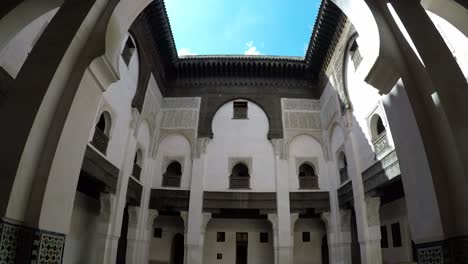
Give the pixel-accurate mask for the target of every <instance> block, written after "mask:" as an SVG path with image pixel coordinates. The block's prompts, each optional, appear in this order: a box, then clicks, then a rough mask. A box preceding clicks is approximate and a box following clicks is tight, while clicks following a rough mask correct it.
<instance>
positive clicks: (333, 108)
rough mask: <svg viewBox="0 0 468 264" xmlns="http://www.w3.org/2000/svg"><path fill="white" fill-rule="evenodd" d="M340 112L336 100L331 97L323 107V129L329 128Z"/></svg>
mask: <svg viewBox="0 0 468 264" xmlns="http://www.w3.org/2000/svg"><path fill="white" fill-rule="evenodd" d="M337 112H338V106H337V105H336V98H335V97H334V96H331V97H330V98H329V99H328V101H326V103H325V104H324V105H322V127H323V128H328V127H329V126H330V123H331V121H332V120H333V118H334V117H335V114H336V113H337Z"/></svg>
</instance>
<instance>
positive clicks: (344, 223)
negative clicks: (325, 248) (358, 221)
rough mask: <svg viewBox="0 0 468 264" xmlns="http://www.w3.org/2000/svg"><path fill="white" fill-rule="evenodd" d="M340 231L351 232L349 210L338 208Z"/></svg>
mask: <svg viewBox="0 0 468 264" xmlns="http://www.w3.org/2000/svg"><path fill="white" fill-rule="evenodd" d="M339 215H340V222H341V225H340V227H341V232H351V210H349V209H348V210H343V209H340V211H339Z"/></svg>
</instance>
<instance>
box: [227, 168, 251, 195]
mask: <svg viewBox="0 0 468 264" xmlns="http://www.w3.org/2000/svg"><path fill="white" fill-rule="evenodd" d="M229 188H231V189H248V188H250V174H249V168H248V167H247V165H245V164H244V163H237V164H236V165H235V166H234V167H232V171H231V176H230V177H229Z"/></svg>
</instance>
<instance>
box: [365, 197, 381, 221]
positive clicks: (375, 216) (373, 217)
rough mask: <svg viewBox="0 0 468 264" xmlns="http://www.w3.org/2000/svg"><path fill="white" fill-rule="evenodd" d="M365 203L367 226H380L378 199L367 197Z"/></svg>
mask: <svg viewBox="0 0 468 264" xmlns="http://www.w3.org/2000/svg"><path fill="white" fill-rule="evenodd" d="M364 201H365V203H366V209H367V210H366V212H367V225H368V226H375V225H378V226H380V215H379V209H380V197H368V196H366V198H365V199H364Z"/></svg>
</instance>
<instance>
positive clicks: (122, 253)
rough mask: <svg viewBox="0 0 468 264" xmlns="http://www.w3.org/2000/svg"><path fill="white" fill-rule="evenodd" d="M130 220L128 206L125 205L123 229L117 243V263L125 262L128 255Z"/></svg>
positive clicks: (123, 263) (122, 263)
mask: <svg viewBox="0 0 468 264" xmlns="http://www.w3.org/2000/svg"><path fill="white" fill-rule="evenodd" d="M128 220H129V215H128V206H125V209H124V213H123V219H122V229H121V231H120V238H119V243H118V244H117V261H116V262H117V264H125V259H126V257H127V233H128Z"/></svg>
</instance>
